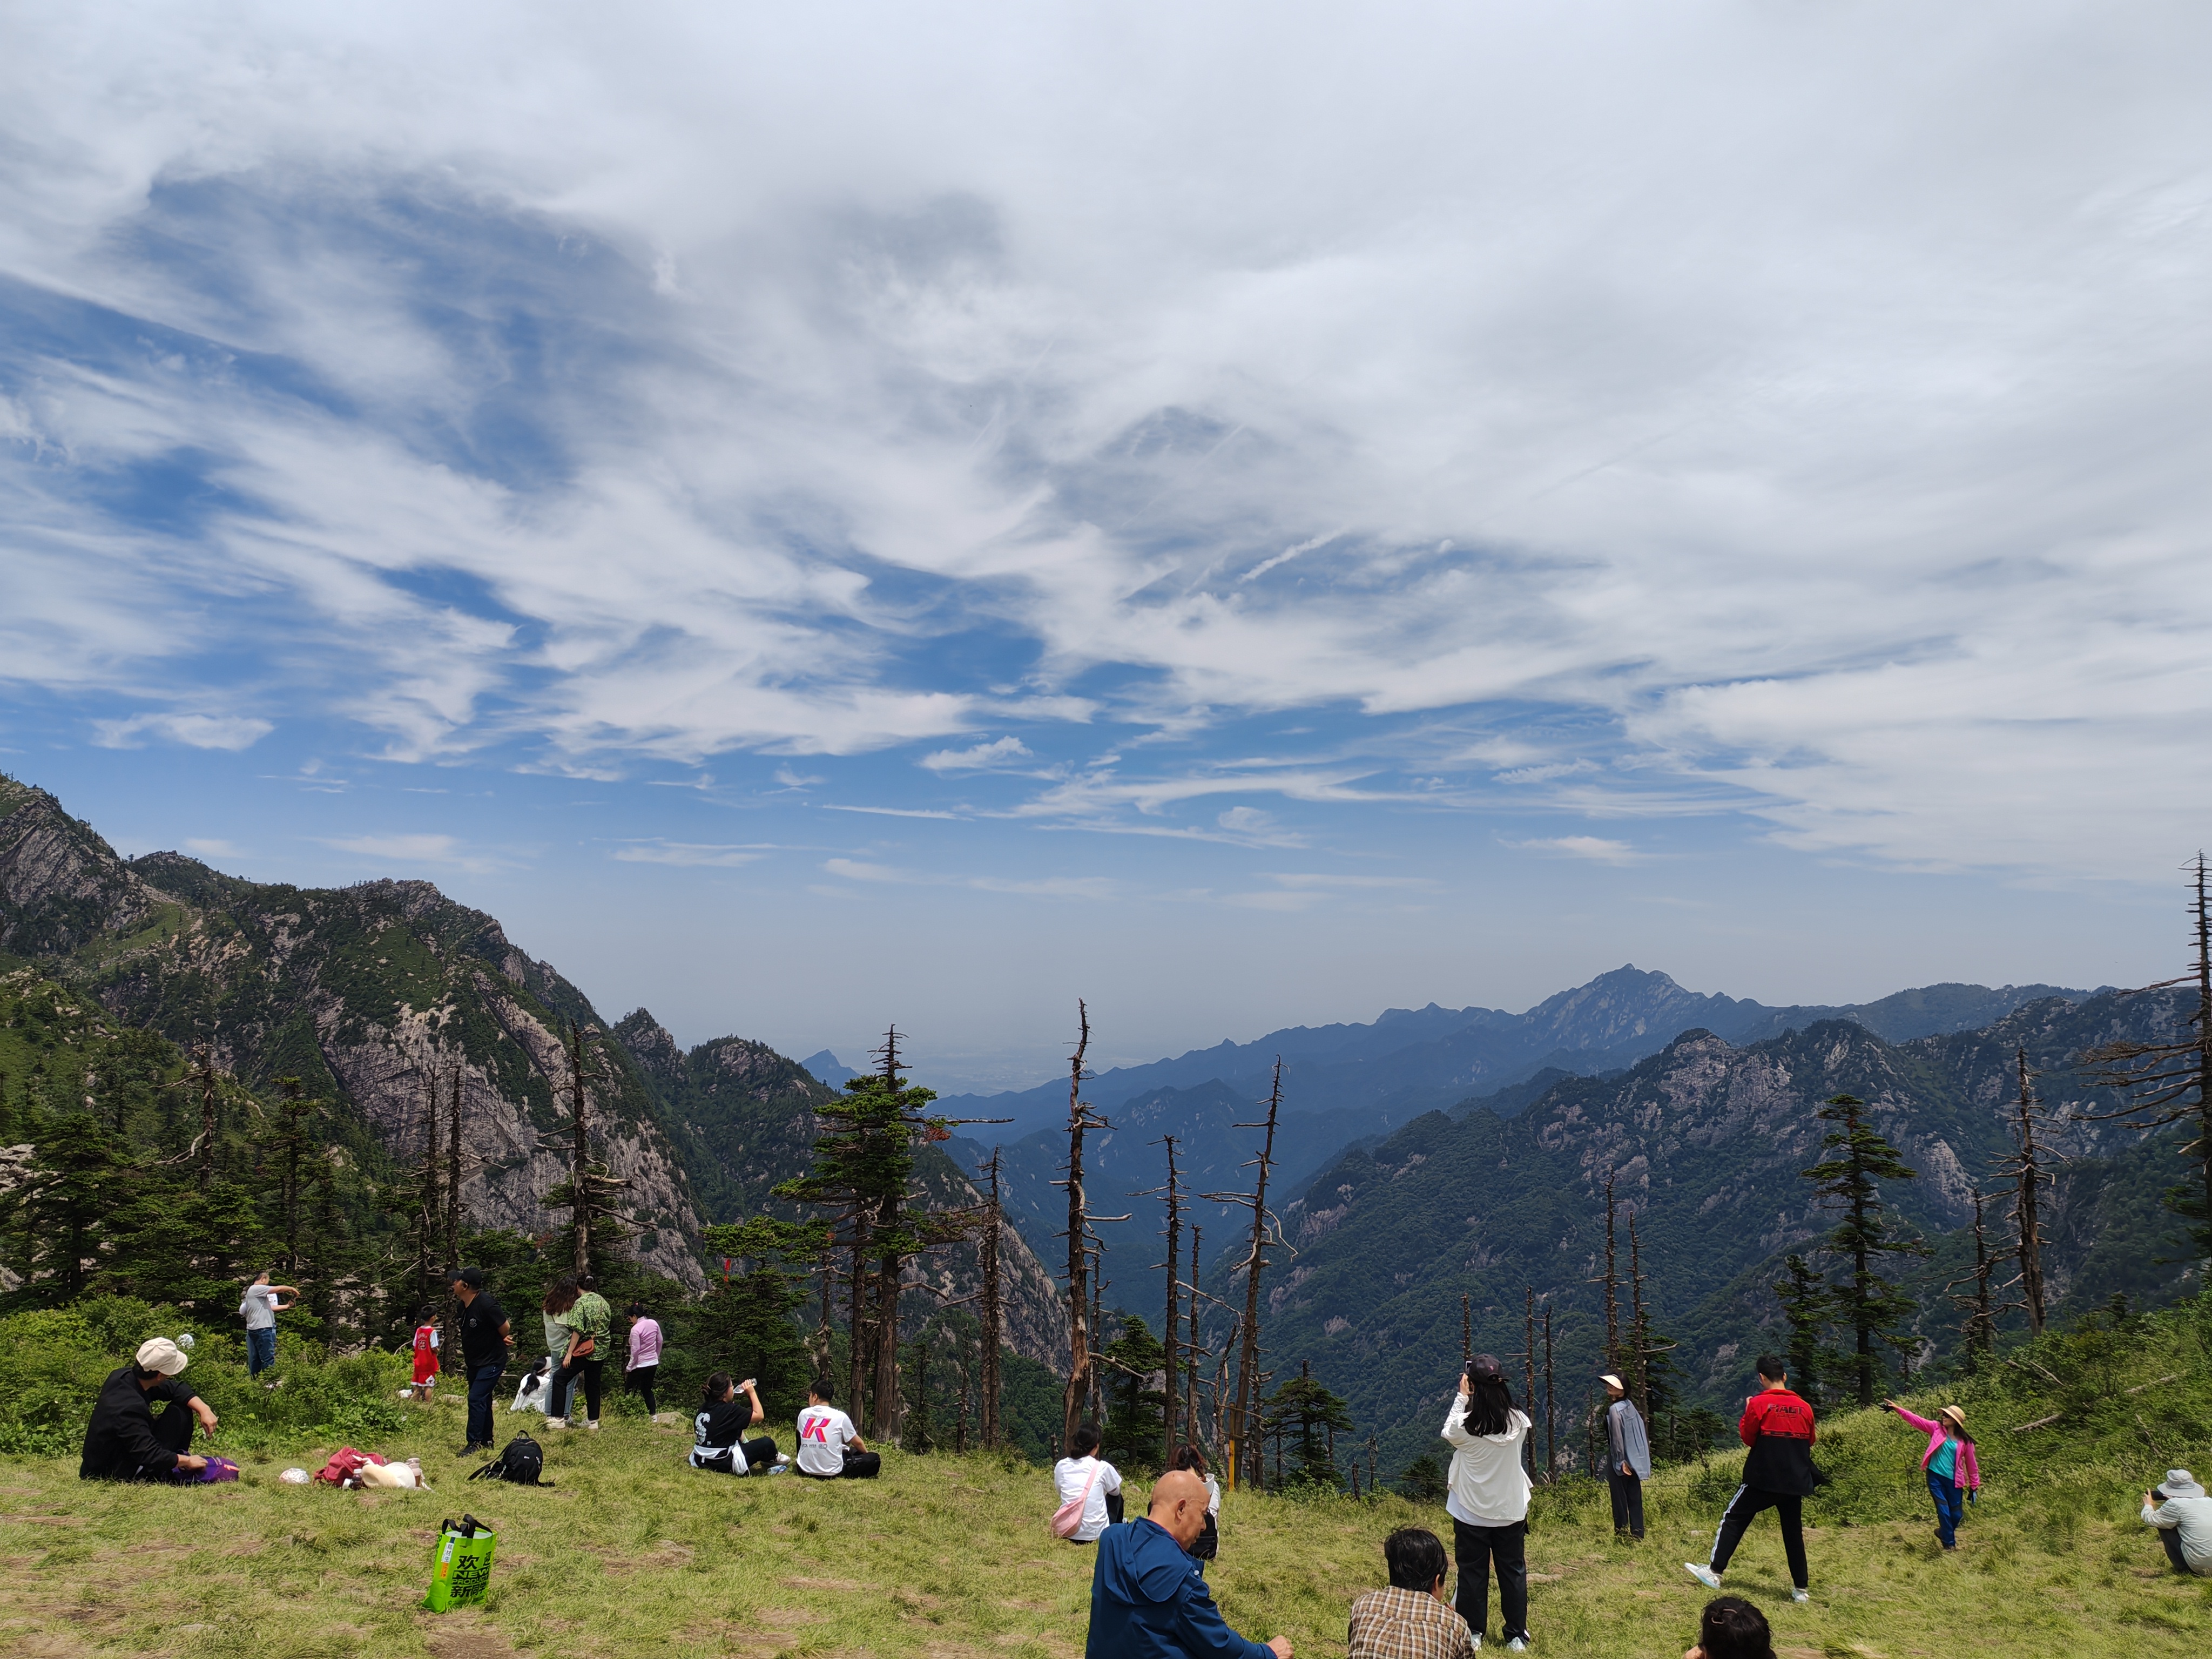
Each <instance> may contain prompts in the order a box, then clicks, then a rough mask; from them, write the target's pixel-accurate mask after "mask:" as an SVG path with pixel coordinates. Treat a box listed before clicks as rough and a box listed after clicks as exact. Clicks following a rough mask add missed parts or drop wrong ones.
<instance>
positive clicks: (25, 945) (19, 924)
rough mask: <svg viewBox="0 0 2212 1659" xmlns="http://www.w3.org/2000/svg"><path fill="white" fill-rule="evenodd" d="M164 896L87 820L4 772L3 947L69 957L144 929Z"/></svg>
mask: <svg viewBox="0 0 2212 1659" xmlns="http://www.w3.org/2000/svg"><path fill="white" fill-rule="evenodd" d="M161 899H162V896H161V894H159V893H157V892H155V890H153V889H152V888H151V887H149V885H148V884H146V883H145V882H144V881H143V880H141V879H140V878H138V877H137V875H136V874H135V873H134V872H132V871H131V867H130V866H128V865H127V864H125V862H124V861H123V860H122V859H121V858H119V857H118V856H117V854H116V852H115V849H114V848H112V847H110V846H109V845H108V844H107V842H106V841H105V840H104V839H102V838H101V836H100V834H99V833H98V832H97V831H95V830H94V829H93V828H92V826H91V825H90V824H88V823H82V822H80V821H79V820H77V819H76V818H73V817H70V815H69V814H68V813H67V812H64V811H63V810H62V805H61V803H60V802H59V801H58V800H56V799H54V798H53V797H52V795H50V794H48V793H46V791H45V790H43V789H34V788H32V787H30V786H28V785H27V784H22V783H18V782H17V781H15V779H13V778H9V777H5V776H0V950H5V951H11V952H13V953H14V954H15V955H17V956H26V957H27V956H43V955H65V954H67V953H68V952H70V951H76V950H79V949H81V948H82V947H83V946H84V945H88V944H90V943H91V942H92V941H93V940H94V939H97V938H99V937H100V936H101V935H102V934H116V933H131V932H134V931H136V930H137V928H140V927H143V926H145V924H146V923H147V922H148V921H151V920H152V919H153V917H154V915H155V911H156V909H157V908H159V907H160V905H161Z"/></svg>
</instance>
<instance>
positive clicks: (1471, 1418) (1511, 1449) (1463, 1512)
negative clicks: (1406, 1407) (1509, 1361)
mask: <svg viewBox="0 0 2212 1659" xmlns="http://www.w3.org/2000/svg"><path fill="white" fill-rule="evenodd" d="M1528 1427H1529V1423H1528V1415H1527V1413H1523V1412H1521V1411H1517V1410H1516V1409H1515V1408H1514V1405H1513V1391H1512V1390H1511V1389H1509V1388H1507V1387H1506V1385H1505V1376H1504V1372H1502V1371H1500V1370H1498V1361H1497V1360H1495V1359H1494V1358H1492V1357H1491V1356H1490V1355H1488V1354H1478V1355H1477V1356H1476V1357H1475V1358H1474V1359H1473V1360H1472V1361H1470V1362H1469V1363H1468V1368H1467V1372H1466V1375H1464V1376H1462V1377H1461V1378H1460V1380H1459V1398H1458V1399H1456V1400H1455V1401H1453V1402H1452V1408H1451V1415H1450V1416H1449V1417H1447V1418H1445V1419H1444V1438H1445V1439H1446V1440H1448V1441H1449V1442H1450V1443H1451V1449H1452V1461H1451V1495H1450V1497H1449V1498H1446V1499H1445V1500H1444V1508H1445V1510H1447V1511H1448V1512H1449V1514H1450V1516H1451V1518H1452V1559H1453V1560H1454V1562H1455V1564H1456V1565H1457V1566H1458V1568H1459V1596H1458V1600H1457V1602H1456V1605H1457V1607H1458V1608H1459V1616H1460V1617H1461V1618H1462V1619H1464V1620H1467V1627H1468V1629H1469V1630H1470V1631H1472V1632H1474V1638H1475V1640H1476V1641H1477V1642H1480V1640H1481V1639H1482V1634H1483V1626H1485V1625H1486V1624H1488V1623H1489V1622H1490V1569H1491V1565H1492V1563H1493V1562H1494V1563H1496V1565H1497V1568H1498V1604H1499V1605H1498V1613H1499V1614H1500V1616H1501V1619H1502V1622H1503V1625H1504V1635H1505V1646H1506V1649H1507V1650H1508V1651H1509V1652H1512V1653H1521V1652H1523V1651H1525V1650H1527V1648H1528V1491H1529V1486H1528V1473H1527V1471H1526V1470H1524V1469H1523V1468H1522V1467H1521V1446H1522V1442H1523V1441H1524V1440H1526V1439H1527V1438H1528Z"/></svg>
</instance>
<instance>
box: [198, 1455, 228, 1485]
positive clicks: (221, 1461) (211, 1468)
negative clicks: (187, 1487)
mask: <svg viewBox="0 0 2212 1659" xmlns="http://www.w3.org/2000/svg"><path fill="white" fill-rule="evenodd" d="M199 1479H200V1482H201V1484H202V1485H205V1484H206V1483H207V1482H209V1481H210V1480H237V1479H238V1465H237V1464H235V1463H234V1462H231V1461H230V1460H229V1459H228V1457H210V1458H209V1459H208V1461H207V1467H206V1468H204V1469H202V1470H201V1471H200V1473H199Z"/></svg>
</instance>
